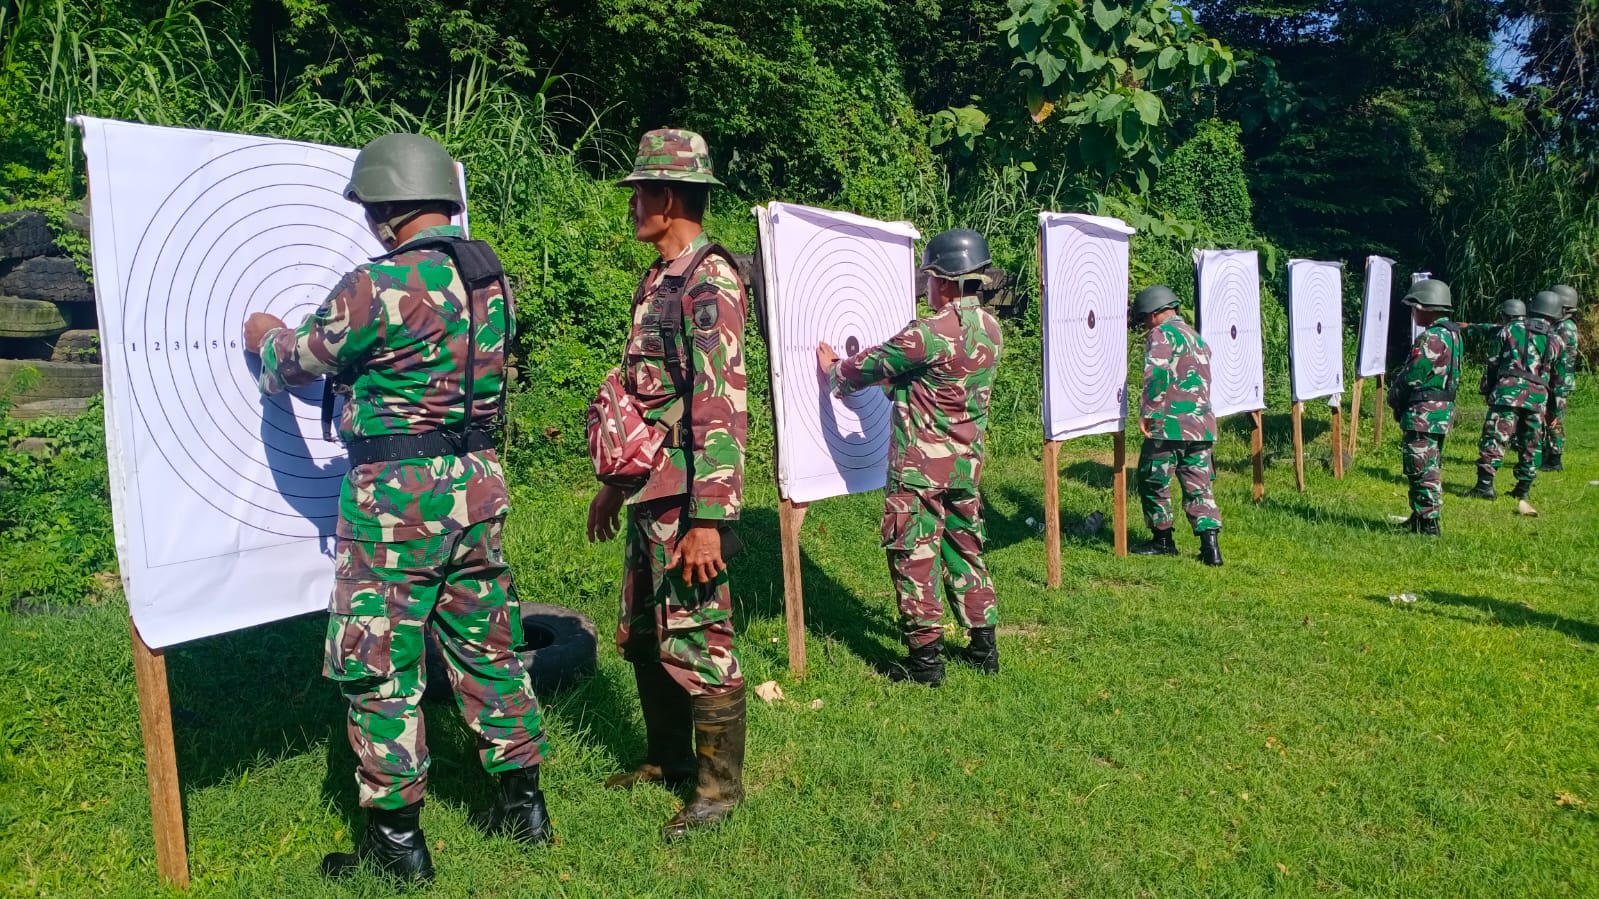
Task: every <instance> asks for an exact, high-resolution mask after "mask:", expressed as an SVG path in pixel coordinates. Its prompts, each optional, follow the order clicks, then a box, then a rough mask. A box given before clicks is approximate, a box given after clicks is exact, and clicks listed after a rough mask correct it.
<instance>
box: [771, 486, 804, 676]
mask: <svg viewBox="0 0 1599 899" xmlns="http://www.w3.org/2000/svg"><path fill="white" fill-rule="evenodd" d="M806 508H807V507H806V505H805V504H804V503H793V502H790V501H788V500H786V499H780V500H778V501H777V528H778V532H779V536H780V538H781V540H782V542H783V618H784V620H785V621H786V622H787V625H788V670H789V673H790V674H793V675H794V676H795V677H804V676H805V579H804V575H803V573H802V572H801V571H800V528H801V527H802V526H804V524H805V509H806Z"/></svg>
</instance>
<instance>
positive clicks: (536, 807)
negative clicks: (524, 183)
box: [487, 765, 555, 846]
mask: <svg viewBox="0 0 1599 899" xmlns="http://www.w3.org/2000/svg"><path fill="white" fill-rule="evenodd" d="M487 830H488V832H489V833H492V834H496V835H498V836H505V837H510V838H511V839H513V840H516V841H517V842H520V843H526V844H528V845H529V846H544V845H548V844H550V843H553V842H555V828H554V827H553V826H552V825H551V824H550V811H549V809H547V808H545V806H544V791H543V790H541V789H539V766H538V765H534V766H533V767H531V768H522V769H520V770H517V771H507V772H505V773H504V774H501V775H500V796H499V799H498V800H497V801H496V802H495V803H494V809H493V810H492V811H490V812H489V820H488V828H487Z"/></svg>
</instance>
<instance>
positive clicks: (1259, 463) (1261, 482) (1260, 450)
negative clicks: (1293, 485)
mask: <svg viewBox="0 0 1599 899" xmlns="http://www.w3.org/2000/svg"><path fill="white" fill-rule="evenodd" d="M1249 417H1250V418H1251V419H1253V420H1254V422H1255V429H1254V431H1253V432H1251V433H1250V435H1249V454H1250V456H1251V457H1252V458H1253V461H1254V463H1255V502H1257V503H1258V502H1260V501H1261V500H1263V499H1265V498H1266V413H1264V412H1251V413H1249Z"/></svg>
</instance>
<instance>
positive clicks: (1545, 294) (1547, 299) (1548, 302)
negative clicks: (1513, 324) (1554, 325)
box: [1527, 290, 1564, 321]
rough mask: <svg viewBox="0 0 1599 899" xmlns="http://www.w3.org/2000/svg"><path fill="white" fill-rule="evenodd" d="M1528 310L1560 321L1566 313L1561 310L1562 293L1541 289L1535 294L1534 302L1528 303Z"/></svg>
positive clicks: (1551, 319) (1533, 296)
mask: <svg viewBox="0 0 1599 899" xmlns="http://www.w3.org/2000/svg"><path fill="white" fill-rule="evenodd" d="M1527 311H1528V312H1530V313H1532V314H1533V315H1536V316H1538V317H1540V318H1547V319H1549V320H1550V321H1559V320H1560V317H1561V316H1562V315H1563V314H1564V313H1562V312H1561V311H1560V294H1558V293H1555V292H1554V291H1552V290H1540V291H1538V292H1537V293H1535V294H1533V295H1532V302H1530V303H1528V304H1527Z"/></svg>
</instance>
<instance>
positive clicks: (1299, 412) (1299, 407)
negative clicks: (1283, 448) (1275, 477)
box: [1294, 403, 1305, 493]
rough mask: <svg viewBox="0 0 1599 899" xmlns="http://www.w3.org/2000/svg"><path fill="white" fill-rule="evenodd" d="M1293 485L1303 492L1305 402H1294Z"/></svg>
mask: <svg viewBox="0 0 1599 899" xmlns="http://www.w3.org/2000/svg"><path fill="white" fill-rule="evenodd" d="M1294 486H1296V487H1298V488H1299V492H1300V493H1304V492H1305V404H1304V403H1294Z"/></svg>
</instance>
